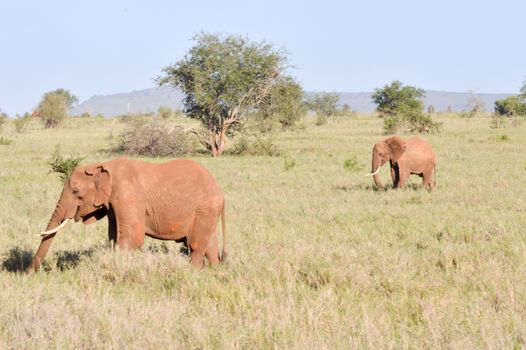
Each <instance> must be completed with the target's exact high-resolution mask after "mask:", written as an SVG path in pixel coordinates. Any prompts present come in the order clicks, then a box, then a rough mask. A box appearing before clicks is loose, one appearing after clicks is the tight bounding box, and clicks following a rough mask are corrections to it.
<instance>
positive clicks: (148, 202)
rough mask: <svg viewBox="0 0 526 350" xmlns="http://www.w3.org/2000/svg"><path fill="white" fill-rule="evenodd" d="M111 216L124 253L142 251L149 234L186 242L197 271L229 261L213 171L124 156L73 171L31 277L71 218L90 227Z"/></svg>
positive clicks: (112, 232) (113, 237)
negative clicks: (221, 236)
mask: <svg viewBox="0 0 526 350" xmlns="http://www.w3.org/2000/svg"><path fill="white" fill-rule="evenodd" d="M105 216H107V217H108V239H109V240H110V241H111V242H112V243H113V246H114V247H117V248H118V249H124V250H131V249H135V248H139V247H140V246H142V245H143V243H144V236H145V235H146V236H149V237H152V238H157V239H161V240H174V241H177V242H183V243H185V244H186V245H187V246H188V247H189V249H190V264H191V266H192V267H195V268H197V269H200V268H202V266H203V263H204V257H205V256H206V258H207V259H208V261H209V263H210V265H216V264H218V263H219V262H220V261H221V260H224V259H225V258H226V255H227V249H226V223H225V200H224V196H223V193H222V192H221V189H220V187H219V185H218V184H217V182H216V180H215V179H214V178H213V176H212V175H211V174H210V173H209V172H208V170H206V169H205V168H204V167H202V166H201V165H199V164H198V163H196V162H194V161H191V160H185V159H178V160H173V161H170V162H167V163H162V164H159V163H147V162H143V161H139V160H132V159H127V158H125V157H119V158H116V159H113V160H110V161H108V162H103V163H98V164H92V165H86V166H81V167H79V168H77V169H75V170H74V171H73V173H72V174H71V176H70V177H69V179H68V180H67V182H66V183H65V184H64V187H63V189H62V194H61V195H60V198H59V200H58V203H57V205H56V207H55V210H54V211H53V214H52V215H51V219H50V220H49V223H48V225H47V228H46V231H44V232H42V233H41V234H40V235H41V236H42V241H41V243H40V246H39V247H38V250H37V252H36V253H35V255H34V257H33V260H32V262H31V264H30V265H29V266H28V267H27V269H26V273H32V272H35V271H37V270H38V269H39V267H40V265H41V263H42V261H43V259H44V257H45V255H46V253H47V251H48V249H49V246H50V245H51V242H52V241H53V238H54V236H55V234H56V233H57V232H58V231H59V230H60V229H61V228H62V227H64V226H65V225H66V223H67V222H68V221H69V220H70V219H74V220H75V221H76V222H77V221H79V220H82V222H83V223H84V224H90V223H93V222H96V221H98V220H100V219H102V218H103V217H105ZM219 217H221V226H222V227H221V230H222V234H223V247H222V253H221V255H219V242H218V234H217V232H216V227H217V224H218V221H219Z"/></svg>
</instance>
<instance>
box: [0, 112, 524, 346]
mask: <svg viewBox="0 0 526 350" xmlns="http://www.w3.org/2000/svg"><path fill="white" fill-rule="evenodd" d="M437 118H438V120H439V121H441V122H443V131H442V133H440V134H433V135H426V136H425V137H426V139H428V140H429V141H430V143H431V144H432V145H433V146H434V148H435V151H436V153H437V158H438V164H437V176H436V181H437V185H438V187H437V189H436V191H434V192H432V193H426V192H423V191H421V180H420V178H417V177H415V178H414V179H412V180H411V181H410V185H409V188H408V189H407V190H403V191H402V190H400V191H394V190H389V191H387V192H385V193H379V192H376V191H374V190H373V186H372V180H371V179H370V178H365V177H364V176H363V175H364V174H365V173H367V172H368V171H369V170H370V152H371V148H372V145H373V144H374V143H375V142H377V141H378V140H380V139H381V138H382V137H383V136H382V135H381V133H380V132H381V120H379V119H377V118H373V117H370V116H358V117H356V118H339V119H338V118H335V119H330V120H329V123H328V124H327V125H324V126H315V125H314V123H313V121H311V120H306V121H305V123H306V125H307V128H306V129H305V130H304V131H298V132H286V133H282V134H279V135H276V137H275V142H276V144H277V145H278V147H279V148H280V149H281V150H282V156H279V157H233V156H228V155H227V156H223V157H220V158H218V159H212V158H210V157H206V156H192V157H191V158H193V159H196V160H197V161H198V162H200V163H202V164H203V165H204V166H206V167H207V168H208V169H210V170H211V172H212V173H213V174H214V175H215V176H216V178H217V179H218V181H219V183H220V184H221V186H222V188H223V191H224V193H225V196H226V200H227V225H228V235H229V247H230V260H229V262H228V264H225V265H223V266H221V267H219V268H213V269H212V268H206V269H204V270H203V271H201V272H192V271H191V270H190V269H189V267H188V262H187V258H186V257H185V256H184V255H182V254H181V253H180V252H179V246H178V245H177V244H175V243H172V242H167V243H162V242H159V241H155V240H152V239H147V241H146V244H145V246H144V247H143V249H141V250H140V251H135V252H132V253H125V252H115V251H113V250H111V249H109V248H108V245H107V243H106V241H107V238H106V224H105V222H100V223H96V224H93V225H88V226H84V225H82V224H80V223H78V224H72V225H69V226H67V227H66V228H65V229H64V230H63V231H61V232H60V233H59V234H58V236H57V238H56V239H55V241H54V243H53V245H52V250H51V251H50V253H49V254H48V256H47V259H46V262H47V265H46V271H42V272H41V273H38V274H36V275H34V276H30V277H28V276H25V275H23V274H21V273H19V270H20V268H21V266H22V265H23V264H24V263H27V261H28V259H30V256H31V254H32V253H33V252H34V250H35V249H36V248H37V246H38V244H39V238H38V237H37V236H35V234H36V233H38V232H40V231H41V229H43V228H44V227H45V225H46V223H47V221H48V219H49V216H50V214H51V212H52V210H53V209H54V206H55V203H56V200H57V198H58V196H59V194H60V191H61V184H60V182H59V180H58V177H57V175H56V174H53V173H49V166H48V164H47V162H48V161H49V159H50V157H51V154H52V153H53V150H54V148H55V146H56V144H60V145H61V149H62V153H63V154H65V155H67V154H70V155H85V156H86V159H85V163H92V162H96V161H101V160H107V159H111V158H113V157H114V155H112V154H110V153H108V152H107V149H108V148H109V142H110V141H109V140H108V136H109V135H110V134H116V133H117V132H118V130H120V128H122V126H123V124H122V123H120V122H119V121H117V120H98V119H85V120H68V121H67V123H66V124H65V126H64V127H63V128H61V129H58V130H43V129H41V127H40V126H39V125H38V124H37V123H36V122H32V124H31V125H30V126H29V128H28V130H27V131H26V132H24V133H21V134H18V133H16V132H15V131H14V128H13V127H12V126H10V125H8V126H4V131H3V132H2V136H4V137H6V138H9V139H11V140H13V142H12V143H11V144H9V145H2V146H0V198H1V201H0V212H1V215H2V216H1V222H0V263H1V264H2V265H1V267H0V286H1V287H2V288H1V290H0V349H33V348H48V349H49V348H59V349H68V348H69V349H71V348H77V349H78V348H86V349H94V348H108V349H152V348H161V349H167V348H170V349H194V348H195V349H236V348H242V349H271V348H275V349H349V348H358V349H361V348H375V349H376V348H397V349H398V348H448V349H449V348H451V349H469V348H488V349H496V348H498V349H511V348H522V347H525V346H526V283H525V276H526V235H525V229H526V225H525V223H526V220H525V213H526V187H525V186H524V184H525V181H524V180H525V178H526V152H524V150H525V148H526V144H525V141H524V140H525V139H526V123H525V124H523V125H521V126H519V127H516V128H508V129H491V128H490V127H489V118H487V117H484V118H482V117H481V118H471V119H462V118H458V117H457V116H454V115H450V116H442V117H440V116H438V117H437ZM348 159H354V162H351V163H353V164H354V165H353V166H352V167H344V164H345V161H346V160H348ZM154 161H161V160H154ZM347 163H349V162H347ZM360 167H361V168H362V169H360ZM381 176H382V180H383V182H384V183H388V182H389V181H388V169H387V167H384V168H383V169H382V170H381Z"/></svg>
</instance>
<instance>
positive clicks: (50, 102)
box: [38, 92, 68, 129]
mask: <svg viewBox="0 0 526 350" xmlns="http://www.w3.org/2000/svg"><path fill="white" fill-rule="evenodd" d="M38 114H39V116H40V119H41V120H42V123H43V124H44V127H45V128H46V129H47V128H56V127H58V126H59V124H60V123H61V122H62V120H63V119H64V118H66V117H67V115H68V107H67V101H66V98H65V97H64V95H62V94H59V93H56V92H48V93H46V94H44V96H43V97H42V101H41V102H40V104H39V105H38Z"/></svg>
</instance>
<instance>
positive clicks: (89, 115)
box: [80, 112, 91, 118]
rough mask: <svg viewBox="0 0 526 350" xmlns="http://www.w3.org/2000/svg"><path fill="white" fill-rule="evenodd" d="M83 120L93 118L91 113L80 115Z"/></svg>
mask: <svg viewBox="0 0 526 350" xmlns="http://www.w3.org/2000/svg"><path fill="white" fill-rule="evenodd" d="M80 117H81V118H91V114H89V112H84V113H82V114H81V115H80Z"/></svg>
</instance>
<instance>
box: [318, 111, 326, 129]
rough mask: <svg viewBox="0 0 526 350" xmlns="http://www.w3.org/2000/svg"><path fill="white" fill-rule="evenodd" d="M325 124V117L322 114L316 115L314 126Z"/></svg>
mask: <svg viewBox="0 0 526 350" xmlns="http://www.w3.org/2000/svg"><path fill="white" fill-rule="evenodd" d="M325 124H327V116H325V115H323V114H317V115H316V125H317V126H321V125H325Z"/></svg>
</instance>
